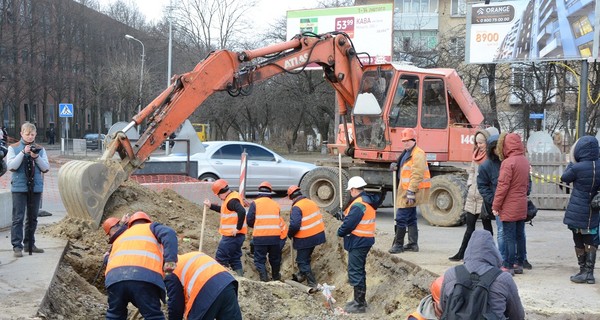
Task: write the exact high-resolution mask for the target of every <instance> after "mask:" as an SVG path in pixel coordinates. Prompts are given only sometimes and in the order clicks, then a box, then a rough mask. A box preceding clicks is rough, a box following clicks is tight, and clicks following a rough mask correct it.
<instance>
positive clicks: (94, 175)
mask: <svg viewBox="0 0 600 320" xmlns="http://www.w3.org/2000/svg"><path fill="white" fill-rule="evenodd" d="M308 65H318V66H320V67H321V68H322V69H323V71H324V74H325V78H326V79H327V80H328V81H329V82H330V83H331V85H332V86H333V87H334V89H335V90H336V94H337V96H338V101H339V104H340V108H339V110H340V114H345V113H346V106H353V105H354V100H355V98H356V94H357V91H358V87H359V84H360V80H361V77H362V73H363V66H362V64H361V63H360V61H359V59H358V58H357V57H356V52H355V50H354V47H353V46H352V42H351V41H350V39H349V37H348V36H347V35H346V34H344V33H339V32H333V33H326V34H322V35H312V34H311V35H297V36H296V37H294V38H293V39H292V40H290V41H287V42H283V43H279V44H275V45H271V46H267V47H264V48H261V49H256V50H248V51H244V52H240V53H236V52H232V51H228V50H220V51H216V52H213V53H211V54H210V55H209V56H208V57H207V58H206V59H205V60H204V61H202V62H200V63H198V65H196V67H195V68H194V70H192V71H191V72H188V73H185V74H182V75H179V76H174V77H173V79H174V81H173V83H172V85H170V86H169V87H168V88H167V89H166V90H165V91H163V92H162V93H161V94H160V95H159V96H158V97H156V98H155V99H154V100H153V101H152V102H151V103H150V104H148V106H146V107H145V108H144V109H143V110H141V111H140V113H139V114H137V115H135V116H134V117H133V119H132V121H131V122H130V123H129V125H128V126H127V127H126V128H124V129H123V131H121V132H117V133H116V134H115V136H114V137H113V139H112V141H111V143H110V145H109V146H108V147H107V149H106V151H105V152H104V154H103V155H102V157H101V159H100V160H99V161H70V162H68V163H66V164H65V165H63V167H62V168H61V170H60V171H59V190H60V194H61V198H62V200H63V203H64V205H65V208H66V209H67V214H68V215H69V216H70V217H74V218H77V219H87V220H89V219H91V220H93V222H94V225H96V226H98V225H99V224H100V221H101V220H102V216H103V213H104V206H105V205H106V202H107V201H108V198H109V197H110V195H111V194H112V193H113V192H114V191H115V190H116V189H117V188H118V187H119V186H120V185H121V184H122V183H123V182H124V181H125V180H126V179H127V178H128V177H129V176H130V175H131V173H133V171H135V170H136V169H137V168H139V167H140V166H141V165H142V164H143V163H144V161H146V159H147V158H148V157H149V156H150V154H151V153H152V152H153V151H154V150H156V149H157V148H159V146H160V145H161V144H162V143H163V142H164V141H165V140H166V139H168V137H169V135H171V133H173V132H174V131H175V130H176V129H177V128H178V127H179V125H181V124H182V123H183V122H184V121H185V120H186V119H187V118H189V116H190V115H191V114H192V113H193V112H194V111H195V110H196V109H197V108H199V107H200V106H201V105H202V104H203V103H204V101H205V100H206V99H207V98H208V97H209V96H211V95H212V94H214V93H215V92H218V91H227V92H229V94H230V95H233V96H236V95H245V94H247V93H248V87H249V86H252V85H253V84H254V83H257V82H260V81H264V80H267V79H269V78H271V77H273V76H275V75H278V74H282V73H297V72H299V70H300V71H301V70H303V69H304V68H305V67H307V66H308ZM143 122H145V124H146V129H145V131H144V132H143V133H142V135H141V136H140V138H139V140H138V141H137V142H135V144H133V145H132V144H131V141H129V139H128V138H127V136H126V135H125V132H127V131H128V130H130V129H132V128H134V127H135V126H139V125H141V124H142V123H143ZM115 154H118V158H119V159H115V158H116V157H115Z"/></svg>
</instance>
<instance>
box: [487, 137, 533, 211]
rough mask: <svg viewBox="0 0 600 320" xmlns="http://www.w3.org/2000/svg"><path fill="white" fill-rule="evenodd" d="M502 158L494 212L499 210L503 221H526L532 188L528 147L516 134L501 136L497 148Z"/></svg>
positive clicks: (493, 204) (493, 205) (497, 152)
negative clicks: (527, 153)
mask: <svg viewBox="0 0 600 320" xmlns="http://www.w3.org/2000/svg"><path fill="white" fill-rule="evenodd" d="M496 154H497V155H498V157H500V160H501V161H502V164H501V165H500V174H499V175H498V185H497V186H496V194H495V195H494V202H493V203H492V209H493V210H496V211H498V213H499V216H500V220H502V221H503V222H514V221H521V220H525V218H527V193H528V189H529V160H527V158H526V157H525V147H524V146H523V142H522V141H521V137H520V136H519V135H518V134H516V133H509V134H505V133H503V134H501V135H500V137H499V138H498V144H497V145H496Z"/></svg>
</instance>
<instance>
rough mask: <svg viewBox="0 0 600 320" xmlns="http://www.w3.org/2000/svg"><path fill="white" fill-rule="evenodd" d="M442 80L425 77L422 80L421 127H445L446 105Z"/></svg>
mask: <svg viewBox="0 0 600 320" xmlns="http://www.w3.org/2000/svg"><path fill="white" fill-rule="evenodd" d="M446 100H447V99H446V88H445V86H444V80H442V79H431V78H426V79H425V80H424V81H423V99H422V105H423V106H422V109H421V127H423V129H446V128H447V127H448V107H447V105H446Z"/></svg>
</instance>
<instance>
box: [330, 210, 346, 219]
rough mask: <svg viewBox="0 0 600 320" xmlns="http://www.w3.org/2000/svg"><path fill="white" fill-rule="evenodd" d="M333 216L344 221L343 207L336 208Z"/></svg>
mask: <svg viewBox="0 0 600 320" xmlns="http://www.w3.org/2000/svg"><path fill="white" fill-rule="evenodd" d="M333 217H334V218H336V219H338V220H340V221H344V211H342V209H336V210H335V211H334V212H333Z"/></svg>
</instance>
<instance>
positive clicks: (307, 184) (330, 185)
mask: <svg viewBox="0 0 600 320" xmlns="http://www.w3.org/2000/svg"><path fill="white" fill-rule="evenodd" d="M347 187H348V173H347V172H346V170H342V190H339V173H338V169H337V168H329V167H317V168H314V169H312V170H311V171H309V172H308V173H307V174H306V175H305V176H304V177H303V178H302V181H300V189H302V194H303V195H304V196H306V197H307V198H310V199H311V200H312V201H314V202H315V203H316V204H317V205H318V206H319V207H321V208H322V209H324V210H325V211H327V212H329V213H333V212H337V210H338V209H340V197H342V203H343V204H346V201H348V192H346V188H347Z"/></svg>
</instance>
